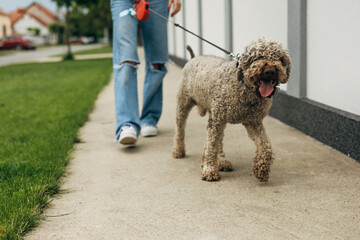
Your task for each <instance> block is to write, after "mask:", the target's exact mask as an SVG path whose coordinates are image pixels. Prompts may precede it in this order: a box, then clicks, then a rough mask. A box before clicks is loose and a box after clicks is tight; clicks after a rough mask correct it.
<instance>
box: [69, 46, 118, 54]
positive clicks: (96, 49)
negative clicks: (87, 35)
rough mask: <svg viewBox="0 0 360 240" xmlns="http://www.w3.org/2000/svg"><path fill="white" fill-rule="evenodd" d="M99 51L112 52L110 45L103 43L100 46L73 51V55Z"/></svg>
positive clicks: (97, 52)
mask: <svg viewBox="0 0 360 240" xmlns="http://www.w3.org/2000/svg"><path fill="white" fill-rule="evenodd" d="M99 53H112V47H111V46H110V45H105V46H103V47H101V48H95V49H89V50H83V51H78V52H74V53H73V54H74V55H86V54H99Z"/></svg>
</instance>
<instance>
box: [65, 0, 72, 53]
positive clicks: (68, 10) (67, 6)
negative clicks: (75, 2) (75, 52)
mask: <svg viewBox="0 0 360 240" xmlns="http://www.w3.org/2000/svg"><path fill="white" fill-rule="evenodd" d="M65 21H66V33H65V36H66V44H67V49H68V52H67V57H68V58H71V57H70V56H72V54H71V45H70V5H66V17H65Z"/></svg>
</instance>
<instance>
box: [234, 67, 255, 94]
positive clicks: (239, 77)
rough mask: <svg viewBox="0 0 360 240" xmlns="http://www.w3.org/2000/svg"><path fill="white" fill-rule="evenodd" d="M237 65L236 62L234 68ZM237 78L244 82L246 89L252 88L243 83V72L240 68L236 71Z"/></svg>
mask: <svg viewBox="0 0 360 240" xmlns="http://www.w3.org/2000/svg"><path fill="white" fill-rule="evenodd" d="M238 65H239V64H238V62H237V63H236V68H238ZM238 79H239V80H240V79H241V82H242V84H244V85H245V87H246V88H247V89H249V90H252V87H249V86H248V85H247V84H246V83H245V81H244V73H243V71H242V70H239V71H238Z"/></svg>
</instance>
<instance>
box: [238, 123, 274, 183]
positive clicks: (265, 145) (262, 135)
mask: <svg viewBox="0 0 360 240" xmlns="http://www.w3.org/2000/svg"><path fill="white" fill-rule="evenodd" d="M244 126H245V127H246V130H247V132H248V135H249V137H250V138H251V139H252V140H253V141H254V142H255V145H256V156H255V158H254V168H253V172H254V175H255V177H257V179H258V180H259V181H260V182H267V181H268V180H269V174H270V165H271V163H272V162H273V160H274V155H273V152H272V148H271V144H270V141H269V138H268V137H267V135H266V132H265V128H264V125H263V124H262V122H260V123H252V124H244Z"/></svg>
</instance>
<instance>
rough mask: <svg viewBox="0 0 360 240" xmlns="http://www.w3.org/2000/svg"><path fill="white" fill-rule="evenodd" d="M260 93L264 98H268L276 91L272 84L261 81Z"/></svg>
mask: <svg viewBox="0 0 360 240" xmlns="http://www.w3.org/2000/svg"><path fill="white" fill-rule="evenodd" d="M259 91H260V94H261V96H262V97H267V96H269V95H270V94H271V93H272V92H273V91H274V87H273V85H272V84H271V82H267V81H260V88H259Z"/></svg>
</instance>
